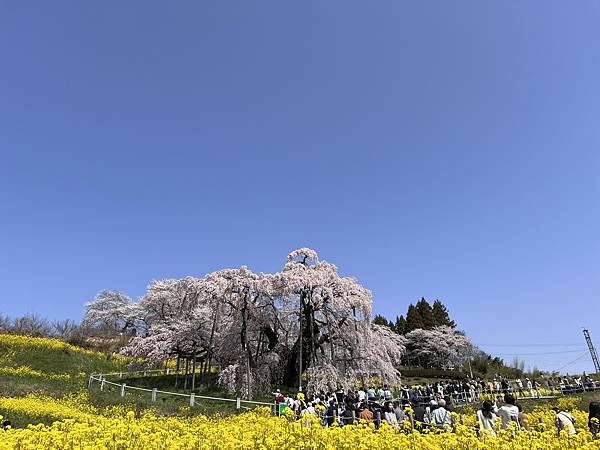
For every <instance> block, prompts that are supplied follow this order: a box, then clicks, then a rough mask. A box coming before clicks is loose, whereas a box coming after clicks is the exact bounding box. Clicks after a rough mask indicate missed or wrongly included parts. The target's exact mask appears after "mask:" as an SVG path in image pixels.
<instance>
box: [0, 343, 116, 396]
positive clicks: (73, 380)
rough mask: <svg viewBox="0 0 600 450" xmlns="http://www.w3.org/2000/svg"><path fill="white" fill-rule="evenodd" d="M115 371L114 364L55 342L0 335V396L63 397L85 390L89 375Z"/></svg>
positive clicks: (73, 347)
mask: <svg viewBox="0 0 600 450" xmlns="http://www.w3.org/2000/svg"><path fill="white" fill-rule="evenodd" d="M115 370H117V361H115V360H109V359H108V358H107V357H106V355H104V354H103V353H98V352H93V351H90V350H85V349H82V348H79V347H75V346H73V345H70V344H67V343H66V342H63V341H60V340H57V339H46V338H34V337H28V336H15V335H8V334H0V396H3V397H10V396H20V395H25V394H28V393H31V392H40V393H43V394H47V395H51V396H63V395H64V394H67V393H72V392H76V391H78V390H79V389H81V388H84V387H85V386H86V383H87V376H88V375H89V373H91V372H105V373H106V372H109V371H115Z"/></svg>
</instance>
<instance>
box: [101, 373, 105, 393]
mask: <svg viewBox="0 0 600 450" xmlns="http://www.w3.org/2000/svg"><path fill="white" fill-rule="evenodd" d="M100 390H101V391H103V390H104V377H103V376H102V375H100Z"/></svg>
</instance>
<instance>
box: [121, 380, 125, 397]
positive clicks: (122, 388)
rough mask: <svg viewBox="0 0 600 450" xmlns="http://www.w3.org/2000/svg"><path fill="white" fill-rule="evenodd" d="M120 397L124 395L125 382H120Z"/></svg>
mask: <svg viewBox="0 0 600 450" xmlns="http://www.w3.org/2000/svg"><path fill="white" fill-rule="evenodd" d="M121 397H125V383H123V384H121Z"/></svg>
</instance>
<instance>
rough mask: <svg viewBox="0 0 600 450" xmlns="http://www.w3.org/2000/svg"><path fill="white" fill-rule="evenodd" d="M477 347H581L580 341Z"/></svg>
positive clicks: (480, 345)
mask: <svg viewBox="0 0 600 450" xmlns="http://www.w3.org/2000/svg"><path fill="white" fill-rule="evenodd" d="M477 346H479V347H575V346H576V347H581V342H574V343H571V344H558V343H557V344H477Z"/></svg>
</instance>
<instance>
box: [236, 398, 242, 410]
mask: <svg viewBox="0 0 600 450" xmlns="http://www.w3.org/2000/svg"><path fill="white" fill-rule="evenodd" d="M241 407H242V402H241V399H240V398H239V397H238V398H236V399H235V409H240V408H241Z"/></svg>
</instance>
